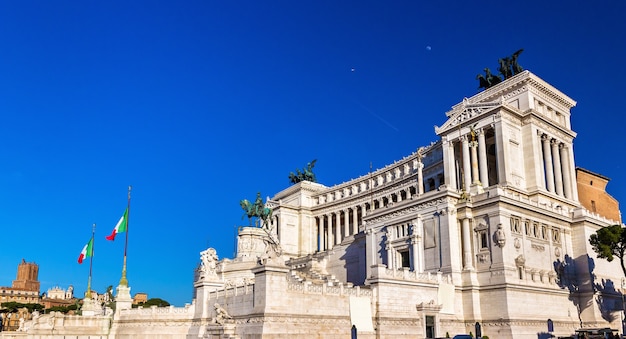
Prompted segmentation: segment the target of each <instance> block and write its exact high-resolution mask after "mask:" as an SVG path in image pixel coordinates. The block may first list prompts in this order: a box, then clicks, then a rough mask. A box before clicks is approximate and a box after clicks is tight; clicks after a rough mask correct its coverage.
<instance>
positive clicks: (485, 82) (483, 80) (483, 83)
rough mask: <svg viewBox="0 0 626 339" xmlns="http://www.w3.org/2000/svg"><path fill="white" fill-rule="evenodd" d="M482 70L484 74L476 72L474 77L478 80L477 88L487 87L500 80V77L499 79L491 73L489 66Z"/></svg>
mask: <svg viewBox="0 0 626 339" xmlns="http://www.w3.org/2000/svg"><path fill="white" fill-rule="evenodd" d="M484 71H485V75H484V76H483V75H482V74H478V75H477V76H476V79H477V80H478V81H479V86H478V88H479V89H480V88H484V89H487V88H490V87H492V86H494V85H497V84H499V83H500V82H502V79H500V77H499V76H497V75H493V74H491V70H490V69H489V68H485V69H484Z"/></svg>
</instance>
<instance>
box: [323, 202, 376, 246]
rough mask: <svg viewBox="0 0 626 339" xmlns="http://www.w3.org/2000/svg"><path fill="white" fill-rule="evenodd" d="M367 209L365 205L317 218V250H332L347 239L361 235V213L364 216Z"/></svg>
mask: <svg viewBox="0 0 626 339" xmlns="http://www.w3.org/2000/svg"><path fill="white" fill-rule="evenodd" d="M365 209H366V206H365V204H361V205H357V206H353V207H349V208H346V209H343V210H337V211H335V212H330V213H327V214H323V215H320V216H317V217H316V219H317V237H316V239H317V241H318V244H317V245H318V246H317V247H316V248H317V249H318V250H319V251H325V250H329V249H332V248H333V247H334V246H335V245H339V244H341V242H342V241H343V240H344V239H345V238H347V237H349V236H352V235H355V234H357V233H359V226H360V225H361V223H362V221H361V219H362V217H360V214H359V213H360V212H361V215H362V211H365ZM350 215H352V218H350ZM342 216H343V218H342ZM341 219H343V223H342V221H341Z"/></svg>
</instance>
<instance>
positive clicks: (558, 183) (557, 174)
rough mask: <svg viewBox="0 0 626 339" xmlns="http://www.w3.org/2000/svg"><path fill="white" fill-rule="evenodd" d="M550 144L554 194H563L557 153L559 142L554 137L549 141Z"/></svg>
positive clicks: (559, 161)
mask: <svg viewBox="0 0 626 339" xmlns="http://www.w3.org/2000/svg"><path fill="white" fill-rule="evenodd" d="M550 143H551V144H552V160H553V161H554V181H555V183H554V184H555V186H556V187H555V188H556V194H558V195H560V196H563V174H562V167H561V154H559V142H558V141H557V140H555V139H552V141H550Z"/></svg>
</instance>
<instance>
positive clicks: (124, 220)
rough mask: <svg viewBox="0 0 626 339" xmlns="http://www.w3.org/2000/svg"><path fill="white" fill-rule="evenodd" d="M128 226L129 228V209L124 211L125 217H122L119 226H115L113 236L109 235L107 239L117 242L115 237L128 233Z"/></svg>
mask: <svg viewBox="0 0 626 339" xmlns="http://www.w3.org/2000/svg"><path fill="white" fill-rule="evenodd" d="M127 226H128V208H127V209H126V210H125V211H124V215H122V217H121V218H120V220H119V221H118V222H117V225H115V228H114V229H113V232H111V235H107V236H106V239H107V240H115V236H116V235H117V234H118V233H122V232H126V227H127Z"/></svg>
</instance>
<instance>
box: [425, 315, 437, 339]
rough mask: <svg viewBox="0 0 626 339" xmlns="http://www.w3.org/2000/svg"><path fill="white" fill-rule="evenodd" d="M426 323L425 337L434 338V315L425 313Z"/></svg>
mask: <svg viewBox="0 0 626 339" xmlns="http://www.w3.org/2000/svg"><path fill="white" fill-rule="evenodd" d="M424 320H425V321H424V322H425V323H426V338H434V337H435V317H434V316H432V315H427V316H426V317H425V319H424Z"/></svg>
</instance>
